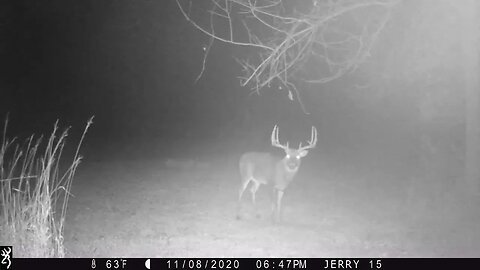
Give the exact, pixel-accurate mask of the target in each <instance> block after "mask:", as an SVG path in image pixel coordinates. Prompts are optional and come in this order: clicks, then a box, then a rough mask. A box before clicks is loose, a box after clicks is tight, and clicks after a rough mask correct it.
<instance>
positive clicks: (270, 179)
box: [236, 125, 317, 223]
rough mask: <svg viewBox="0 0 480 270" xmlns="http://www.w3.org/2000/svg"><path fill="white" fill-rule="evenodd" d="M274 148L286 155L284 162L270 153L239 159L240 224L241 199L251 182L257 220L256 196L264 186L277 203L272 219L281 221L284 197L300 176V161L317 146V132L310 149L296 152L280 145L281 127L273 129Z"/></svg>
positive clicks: (286, 145) (248, 155) (243, 156)
mask: <svg viewBox="0 0 480 270" xmlns="http://www.w3.org/2000/svg"><path fill="white" fill-rule="evenodd" d="M271 141H272V146H274V147H278V148H281V149H283V150H284V151H285V156H284V157H283V158H281V159H280V158H278V157H275V156H274V155H272V154H271V153H268V152H247V153H244V154H243V155H242V156H241V157H240V161H239V169H240V179H241V184H240V189H239V192H238V208H237V216H236V218H237V220H239V219H241V215H240V212H241V208H242V196H243V193H244V192H245V190H246V189H247V187H248V185H249V183H250V182H252V185H251V188H250V192H251V195H252V203H253V206H254V208H255V211H256V216H257V218H258V217H260V215H259V214H258V211H257V210H256V209H257V208H256V202H255V194H256V193H257V190H258V188H259V187H260V186H261V185H270V186H272V187H273V194H274V199H273V203H272V219H273V221H274V223H278V222H280V221H281V216H280V215H281V214H280V211H281V205H282V198H283V194H284V193H285V189H286V188H287V187H288V185H289V184H290V183H291V182H292V181H293V180H294V178H295V175H296V174H297V172H298V170H299V168H300V163H301V159H302V158H303V157H305V156H306V155H307V154H308V149H312V148H314V147H315V145H316V144H317V129H316V128H315V127H314V126H312V134H311V136H310V141H308V143H307V145H305V146H302V143H301V142H300V144H299V146H298V148H297V149H295V148H290V147H289V146H288V141H287V143H286V144H284V145H283V144H281V143H280V142H279V140H278V125H275V126H274V127H273V131H272V135H271Z"/></svg>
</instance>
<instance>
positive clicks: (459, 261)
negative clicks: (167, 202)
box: [0, 258, 480, 270]
mask: <svg viewBox="0 0 480 270" xmlns="http://www.w3.org/2000/svg"><path fill="white" fill-rule="evenodd" d="M147 259H148V258H116V259H115V258H65V259H23V258H13V259H12V264H11V267H10V269H96V270H103V269H126V270H128V269H147V268H146V266H145V262H146V260H147ZM479 267H480V258H396V259H393V258H384V259H380V258H315V259H312V258H284V259H282V258H258V259H254V258H151V259H150V269H172V270H176V269H182V270H183V269H187V270H189V269H258V270H270V269H277V270H278V269H327V270H328V269H402V270H403V269H431V268H447V269H479ZM0 269H5V265H0Z"/></svg>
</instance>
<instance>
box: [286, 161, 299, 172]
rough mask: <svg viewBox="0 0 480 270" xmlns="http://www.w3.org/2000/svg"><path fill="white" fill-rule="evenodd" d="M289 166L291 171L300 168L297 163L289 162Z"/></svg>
mask: <svg viewBox="0 0 480 270" xmlns="http://www.w3.org/2000/svg"><path fill="white" fill-rule="evenodd" d="M287 166H288V169H289V170H291V171H293V170H296V169H297V167H298V162H295V161H290V162H287Z"/></svg>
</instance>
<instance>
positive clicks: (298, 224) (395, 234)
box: [65, 156, 480, 257]
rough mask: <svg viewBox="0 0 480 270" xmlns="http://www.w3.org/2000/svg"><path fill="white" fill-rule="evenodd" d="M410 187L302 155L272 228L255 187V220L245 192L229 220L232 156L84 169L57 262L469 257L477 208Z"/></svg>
mask: <svg viewBox="0 0 480 270" xmlns="http://www.w3.org/2000/svg"><path fill="white" fill-rule="evenodd" d="M412 181H415V180H413V179H404V181H401V180H399V179H394V177H393V176H391V175H390V176H389V175H388V174H387V173H380V172H374V171H372V172H370V173H365V172H363V173H359V172H358V171H356V170H354V169H348V168H345V167H342V166H339V165H335V164H334V163H330V164H329V163H328V162H325V161H321V160H320V159H319V158H315V157H312V158H310V159H307V160H306V161H305V162H304V163H303V164H302V168H301V170H300V172H299V174H298V175H297V177H296V179H295V181H294V182H293V183H292V184H291V185H290V186H289V188H288V189H287V192H286V193H285V196H284V201H283V207H284V208H283V222H282V223H281V224H273V223H272V221H271V219H270V215H269V210H270V196H269V193H268V192H269V189H268V188H266V187H261V188H260V190H259V192H258V193H257V201H258V206H259V207H260V212H261V213H262V215H261V217H260V218H256V217H255V216H254V215H253V209H252V208H251V203H250V197H249V196H250V194H249V193H248V192H247V193H245V194H246V196H245V198H244V199H245V200H244V205H245V210H246V215H245V217H244V218H243V219H242V220H236V219H235V210H236V200H237V189H238V185H239V176H238V169H237V166H236V158H235V157H230V156H221V157H216V158H210V159H208V160H202V161H201V162H200V161H198V160H183V159H159V160H154V159H150V160H128V161H118V160H117V161H111V162H85V164H82V165H81V169H80V170H79V173H78V174H77V175H76V177H75V180H74V185H73V190H72V193H73V194H74V196H75V197H72V198H71V200H70V202H69V206H68V207H69V208H68V214H67V220H66V229H65V245H66V248H67V256H68V257H480V231H479V229H478V224H480V223H479V222H480V211H479V210H478V209H479V207H478V206H479V204H478V201H474V200H470V199H466V198H465V196H461V195H457V194H454V193H453V192H449V191H445V190H443V191H438V192H437V193H435V194H437V196H434V197H433V199H427V198H426V197H424V196H420V195H419V194H422V192H424V191H422V188H419V186H417V185H412V184H411V183H412ZM427 189H429V190H432V189H431V188H427ZM249 213H250V214H249Z"/></svg>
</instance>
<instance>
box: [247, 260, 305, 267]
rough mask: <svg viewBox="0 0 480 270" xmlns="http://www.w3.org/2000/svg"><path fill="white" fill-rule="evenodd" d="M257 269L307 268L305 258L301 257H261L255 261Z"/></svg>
mask: <svg viewBox="0 0 480 270" xmlns="http://www.w3.org/2000/svg"><path fill="white" fill-rule="evenodd" d="M255 267H256V268H257V269H307V260H306V259H303V260H300V259H276V260H273V259H263V260H257V261H256V262H255Z"/></svg>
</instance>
